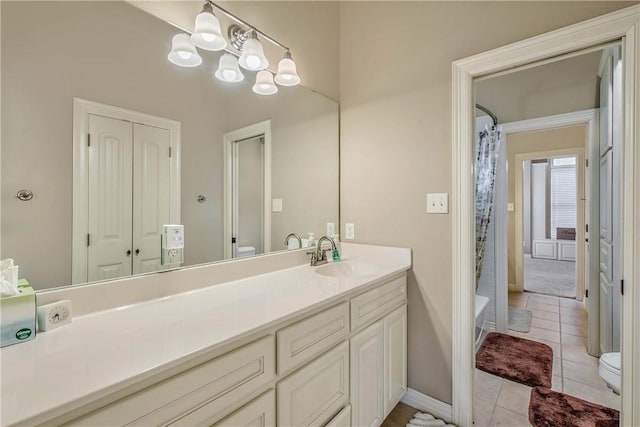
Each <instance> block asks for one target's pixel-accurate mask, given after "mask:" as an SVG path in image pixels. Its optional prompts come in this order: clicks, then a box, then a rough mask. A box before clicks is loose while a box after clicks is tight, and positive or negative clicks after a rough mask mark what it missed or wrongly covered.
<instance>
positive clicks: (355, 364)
mask: <svg viewBox="0 0 640 427" xmlns="http://www.w3.org/2000/svg"><path fill="white" fill-rule="evenodd" d="M384 414H385V410H384V330H383V321H378V322H376V323H374V324H373V325H371V326H369V327H368V328H367V329H365V330H363V331H362V332H360V333H358V334H357V335H355V336H354V337H353V338H351V425H353V426H359V427H372V426H374V427H375V426H379V425H380V424H382V421H384Z"/></svg>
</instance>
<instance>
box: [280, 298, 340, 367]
mask: <svg viewBox="0 0 640 427" xmlns="http://www.w3.org/2000/svg"><path fill="white" fill-rule="evenodd" d="M348 334H349V303H348V302H345V303H342V304H340V305H337V306H335V307H332V308H330V309H328V310H325V311H323V312H321V313H318V314H316V315H314V316H311V317H308V318H306V319H304V320H301V321H300V322H298V323H294V324H293V325H291V326H288V327H286V328H283V329H281V330H279V331H278V333H277V341H276V342H277V346H278V374H280V375H282V374H283V373H284V372H287V371H289V370H291V369H293V368H296V367H298V366H301V365H302V364H304V363H305V362H307V361H309V360H311V359H313V358H314V357H316V356H317V355H319V354H321V353H323V352H324V351H325V350H327V349H329V348H331V347H333V346H334V345H335V344H337V343H339V342H340V341H342V340H344V339H346V337H347V335H348Z"/></svg>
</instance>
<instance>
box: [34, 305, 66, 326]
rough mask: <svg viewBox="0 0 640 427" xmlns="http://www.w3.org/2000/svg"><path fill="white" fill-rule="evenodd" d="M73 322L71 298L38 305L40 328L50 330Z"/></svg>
mask: <svg viewBox="0 0 640 427" xmlns="http://www.w3.org/2000/svg"><path fill="white" fill-rule="evenodd" d="M69 323H71V300H61V301H56V302H52V303H50V304H44V305H41V306H39V307H38V330H39V331H40V332H46V331H50V330H52V329H55V328H59V327H60V326H62V325H66V324H69Z"/></svg>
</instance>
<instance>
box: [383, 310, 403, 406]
mask: <svg viewBox="0 0 640 427" xmlns="http://www.w3.org/2000/svg"><path fill="white" fill-rule="evenodd" d="M383 328H384V355H385V357H384V416H385V418H386V417H387V416H388V415H389V414H390V413H391V411H392V410H393V408H394V407H395V406H396V405H397V404H398V402H400V399H402V396H404V394H405V393H406V392H407V306H406V305H403V306H402V307H400V308H398V309H396V310H395V311H394V312H393V313H391V314H389V315H388V316H387V317H385V318H384V321H383Z"/></svg>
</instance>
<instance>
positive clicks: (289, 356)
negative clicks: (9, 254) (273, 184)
mask: <svg viewBox="0 0 640 427" xmlns="http://www.w3.org/2000/svg"><path fill="white" fill-rule="evenodd" d="M366 289H367V290H366V291H364V292H360V293H357V292H354V293H353V294H352V295H349V296H346V297H344V298H343V299H342V300H339V301H333V302H331V303H328V304H326V305H327V306H326V307H323V306H322V305H320V306H317V307H316V308H314V309H313V311H311V313H307V314H301V315H299V316H297V317H295V318H293V319H290V320H288V321H283V322H281V323H278V324H275V325H272V326H271V327H269V328H267V329H266V330H264V331H262V332H261V335H258V336H257V337H256V339H255V340H253V341H251V342H249V343H248V344H245V345H243V346H241V347H238V348H235V349H233V350H231V351H229V352H226V353H223V354H221V355H220V354H219V353H218V354H216V356H215V357H213V358H212V359H211V360H208V361H207V360H206V358H205V359H203V360H205V361H204V363H200V364H198V365H196V366H193V367H190V368H189V369H186V370H184V371H182V372H180V371H178V372H179V373H178V374H176V375H173V376H170V377H169V378H167V379H164V380H162V381H159V382H157V383H155V384H153V385H151V386H149V387H147V388H144V389H142V390H139V391H137V392H135V393H133V394H130V395H129V396H127V397H124V398H122V399H120V400H117V401H115V402H113V403H111V402H105V403H104V405H105V406H102V407H101V408H100V409H97V410H95V411H93V412H91V413H89V414H86V415H83V416H81V417H79V418H75V419H73V421H71V422H69V423H68V424H67V425H78V426H86V425H91V426H100V425H109V426H113V425H128V426H152V425H153V426H160V425H165V426H168V425H171V426H212V425H213V426H220V427H249V426H251V427H275V426H283V427H289V426H296V427H302V426H317V427H321V426H332V427H348V426H354V427H364V426H374V427H375V426H379V425H380V424H382V422H383V420H384V418H385V417H386V416H387V415H388V414H389V412H391V410H392V409H393V408H394V407H395V405H396V404H397V403H398V402H399V400H400V399H401V398H402V396H403V395H404V393H405V392H406V390H407V367H406V360H407V305H406V274H404V273H403V274H402V275H397V276H395V278H393V279H390V280H387V281H382V282H381V283H380V284H378V285H374V286H367V287H366ZM246 339H251V338H250V337H247V338H246ZM245 342H246V341H245ZM230 348H233V347H230ZM75 417H77V415H75ZM68 419H69V418H67V420H68ZM67 420H60V421H67ZM51 424H54V425H59V424H63V423H61V422H56V421H55V420H54V422H53V423H51Z"/></svg>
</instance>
